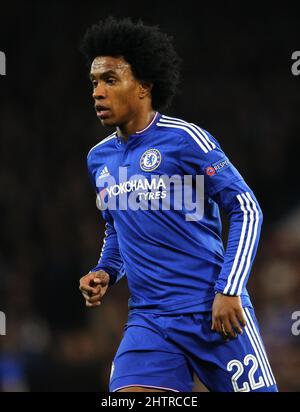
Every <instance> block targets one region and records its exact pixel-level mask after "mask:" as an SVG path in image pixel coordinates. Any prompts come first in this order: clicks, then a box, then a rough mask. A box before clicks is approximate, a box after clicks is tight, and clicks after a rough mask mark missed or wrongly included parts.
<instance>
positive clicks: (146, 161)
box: [140, 149, 161, 172]
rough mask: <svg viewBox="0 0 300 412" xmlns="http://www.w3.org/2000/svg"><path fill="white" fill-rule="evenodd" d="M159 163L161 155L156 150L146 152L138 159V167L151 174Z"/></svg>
mask: <svg viewBox="0 0 300 412" xmlns="http://www.w3.org/2000/svg"><path fill="white" fill-rule="evenodd" d="M160 162H161V153H160V151H159V150H157V149H148V150H146V151H145V152H144V153H143V154H142V156H141V159H140V167H141V169H142V170H144V171H145V172H152V170H155V169H156V168H157V167H158V166H159V165H160Z"/></svg>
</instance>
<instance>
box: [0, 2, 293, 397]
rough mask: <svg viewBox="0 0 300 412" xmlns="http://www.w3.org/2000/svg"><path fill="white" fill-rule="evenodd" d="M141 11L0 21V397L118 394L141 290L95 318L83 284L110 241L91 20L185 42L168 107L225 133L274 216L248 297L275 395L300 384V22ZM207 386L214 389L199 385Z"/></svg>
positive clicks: (121, 296) (49, 9) (32, 14)
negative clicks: (298, 67) (97, 161)
mask: <svg viewBox="0 0 300 412" xmlns="http://www.w3.org/2000/svg"><path fill="white" fill-rule="evenodd" d="M134 3H135V5H132V6H131V7H127V8H125V6H124V5H123V6H122V7H123V8H122V7H121V6H120V7H118V8H115V9H113V7H112V6H109V3H106V2H104V3H103V4H102V6H101V7H100V6H99V5H98V3H97V2H94V3H91V2H90V3H87V5H86V6H80V5H77V6H74V9H73V10H72V19H71V20H70V17H69V12H70V7H71V6H70V3H68V2H64V3H56V2H51V3H50V2H41V3H40V4H39V3H37V2H26V5H25V2H24V6H21V7H20V8H19V9H18V12H17V13H14V7H13V4H12V5H10V6H7V10H4V14H2V15H1V17H0V19H1V20H0V23H1V24H0V49H1V50H4V51H5V52H6V56H7V76H5V77H3V76H2V77H0V91H1V94H0V165H1V166H0V187H1V196H0V222H1V223H0V224H1V233H0V310H1V311H3V312H5V314H6V319H7V335H6V336H0V351H1V352H0V388H1V390H2V391H106V390H107V384H108V380H109V374H110V363H111V360H112V358H113V355H114V352H115V350H116V349H117V347H118V343H119V341H120V338H121V334H122V329H123V327H124V324H125V322H126V317H127V299H128V296H129V295H128V290H127V286H126V281H125V280H124V279H123V280H122V281H121V282H120V284H118V285H116V286H114V287H113V288H112V289H111V290H110V291H109V293H108V294H107V296H106V298H105V300H104V302H103V304H102V306H101V307H100V308H98V309H96V310H93V311H88V310H87V309H86V308H85V307H84V304H83V299H82V298H81V296H80V294H79V291H78V281H79V278H80V277H81V276H82V275H83V274H85V273H87V272H88V271H89V269H90V268H91V267H92V266H93V265H94V264H95V262H97V260H98V255H99V252H100V249H101V246H102V236H103V224H102V222H101V220H100V216H99V213H98V211H97V210H96V207H95V196H94V193H93V189H92V186H91V184H90V182H89V179H88V175H87V170H86V163H85V162H86V154H87V152H88V150H89V148H90V147H91V146H93V145H95V144H96V143H97V142H98V141H99V140H100V139H101V138H103V137H104V136H105V135H107V134H108V133H109V131H105V130H103V129H102V128H101V126H100V125H99V124H98V121H97V119H96V117H95V115H94V113H93V107H92V100H91V88H90V85H89V82H88V80H87V69H86V67H85V66H84V61H83V58H82V57H81V55H80V54H79V52H78V41H79V39H80V37H81V35H82V34H83V33H84V31H85V29H86V27H87V26H89V25H90V24H91V23H93V22H95V21H97V20H98V19H99V18H100V17H104V16H105V15H108V14H115V15H116V16H121V15H126V16H129V15H130V16H132V17H133V18H138V17H141V18H144V20H145V21H146V22H148V23H151V24H152V23H154V24H159V25H160V26H161V27H162V28H163V29H164V30H166V31H168V32H169V33H170V34H171V35H173V36H174V38H175V44H176V47H177V49H178V51H179V53H180V55H181V56H182V58H183V78H182V84H181V94H180V95H179V96H178V97H177V98H176V99H175V101H174V104H173V106H172V107H171V108H169V110H168V112H167V114H170V115H175V116H178V117H183V118H186V119H187V120H190V121H193V122H194V123H198V124H199V125H201V126H202V127H203V128H205V129H208V130H209V131H210V132H211V133H212V134H213V135H215V137H216V138H217V139H218V140H219V141H220V142H221V145H222V147H223V149H224V150H225V152H226V153H227V154H228V156H229V157H230V158H231V160H232V162H233V163H234V164H235V165H236V166H237V167H238V169H239V170H240V172H241V173H242V174H243V176H244V177H245V179H246V181H247V182H248V183H249V185H250V186H251V187H252V188H253V190H254V191H255V193H256V195H257V198H258V200H259V202H260V204H261V206H262V209H263V212H264V218H265V220H264V226H263V232H262V238H261V243H260V247H259V251H258V255H257V258H256V261H255V265H254V268H253V271H252V275H251V279H250V281H249V291H250V292H251V296H252V301H253V304H254V306H255V309H256V312H257V317H258V319H259V321H260V325H261V329H262V335H263V337H264V339H265V343H266V346H267V351H268V353H269V357H270V361H271V364H272V366H273V369H274V374H275V377H277V381H278V385H279V389H280V390H283V391H299V390H300V379H299V376H300V335H299V336H293V335H292V333H291V325H292V320H291V315H292V313H293V312H294V311H297V310H300V300H299V296H300V276H299V274H300V253H299V250H300V197H299V188H298V187H299V186H298V183H297V175H298V159H299V153H298V151H299V145H300V144H299V132H300V119H299V103H300V102H299V100H300V93H299V88H300V76H299V78H296V77H294V76H292V74H291V71H290V66H291V61H290V56H291V54H292V51H294V50H296V49H297V45H296V44H295V40H294V39H295V37H296V36H295V35H294V34H295V30H296V29H295V28H294V29H293V27H294V26H293V20H292V21H291V18H293V16H288V15H286V14H285V13H284V11H283V12H282V13H281V14H279V11H278V10H277V11H276V10H273V11H271V12H269V14H268V20H267V22H266V20H265V18H267V17H266V16H264V14H263V13H262V14H261V15H259V16H258V15H257V14H256V13H253V15H252V14H251V13H249V14H247V16H246V15H243V14H242V12H241V14H240V16H239V17H238V18H235V17H234V15H233V14H230V10H229V13H228V17H226V16H227V15H225V14H224V13H223V14H222V11H220V13H217V12H216V13H214V14H212V10H210V9H205V10H203V12H202V16H201V24H199V21H198V19H197V16H196V17H193V13H191V10H185V11H183V12H182V16H181V18H182V19H183V20H184V21H185V24H183V25H179V24H178V10H176V8H174V9H170V8H168V9H167V8H164V6H162V5H160V6H159V7H160V8H159V9H156V8H155V4H156V3H154V7H153V9H152V13H151V15H150V16H149V13H148V15H147V11H146V10H142V9H141V10H139V9H138V8H137V4H138V3H137V2H133V4H134ZM92 4H93V5H94V6H93V7H94V8H93V7H90V6H91V5H92ZM175 4H176V3H175ZM165 7H167V6H165ZM72 8H73V6H72ZM166 10H168V13H167V14H166V13H164V11H166ZM114 11H115V12H114ZM223 12H224V10H223ZM245 13H247V10H246V11H245ZM272 13H273V14H272ZM146 16H147V17H146ZM229 16H230V17H229ZM228 19H231V20H228ZM229 23H230V24H229ZM279 23H280V27H281V31H280V32H278V27H279ZM183 26H184V27H183ZM295 27H296V25H295ZM285 29H286V30H285ZM298 49H299V44H298ZM224 232H225V235H226V221H225V229H224ZM195 390H198V391H202V390H205V389H203V388H202V386H201V385H200V384H199V383H196V385H195Z"/></svg>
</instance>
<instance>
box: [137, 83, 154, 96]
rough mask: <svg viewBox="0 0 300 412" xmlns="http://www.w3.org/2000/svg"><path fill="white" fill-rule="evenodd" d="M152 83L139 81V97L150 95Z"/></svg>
mask: <svg viewBox="0 0 300 412" xmlns="http://www.w3.org/2000/svg"><path fill="white" fill-rule="evenodd" d="M152 87H153V84H152V83H148V82H140V84H139V98H140V99H144V98H145V97H147V96H151V90H152Z"/></svg>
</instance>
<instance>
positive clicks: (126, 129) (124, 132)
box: [117, 108, 155, 141]
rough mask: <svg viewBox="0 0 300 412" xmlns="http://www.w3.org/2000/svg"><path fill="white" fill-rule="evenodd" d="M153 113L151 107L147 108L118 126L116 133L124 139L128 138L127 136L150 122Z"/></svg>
mask: <svg viewBox="0 0 300 412" xmlns="http://www.w3.org/2000/svg"><path fill="white" fill-rule="evenodd" d="M154 115H155V110H153V109H152V108H149V109H147V110H145V111H144V112H142V113H141V114H139V115H138V116H135V117H134V118H132V119H131V120H129V122H128V123H126V124H124V125H122V126H118V127H117V133H118V135H119V136H120V137H122V138H123V139H124V140H125V141H127V140H128V136H129V135H131V134H134V133H137V132H138V131H140V130H143V129H145V128H146V127H147V126H148V124H149V123H150V122H151V120H152V119H153V117H154Z"/></svg>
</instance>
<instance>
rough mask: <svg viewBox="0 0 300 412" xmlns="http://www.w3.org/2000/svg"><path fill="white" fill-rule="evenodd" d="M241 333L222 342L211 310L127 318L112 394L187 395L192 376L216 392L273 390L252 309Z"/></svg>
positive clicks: (117, 354)
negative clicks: (153, 391) (135, 390)
mask: <svg viewBox="0 0 300 412" xmlns="http://www.w3.org/2000/svg"><path fill="white" fill-rule="evenodd" d="M244 311H245V315H246V317H247V325H246V327H245V329H244V332H243V334H242V335H238V336H237V338H235V339H230V340H228V341H224V339H223V338H222V337H221V336H220V335H219V334H218V333H217V332H215V331H212V330H211V320H212V314H211V311H209V312H203V313H195V314H188V315H158V314H145V313H133V314H130V315H129V318H128V323H127V324H126V327H125V331H124V336H123V339H122V341H121V344H120V346H119V349H118V351H117V353H116V356H115V358H114V361H113V364H112V370H111V380H110V388H109V389H110V391H111V392H115V391H118V390H120V389H122V388H125V387H130V386H143V387H149V388H158V389H164V390H167V391H175V392H178V391H179V392H191V391H192V387H193V373H195V374H196V375H197V376H198V378H199V379H200V380H201V382H202V383H203V384H204V385H205V386H206V387H207V388H208V389H209V390H210V391H215V392H251V391H257V392H277V387H276V382H275V378H274V376H273V373H272V370H271V367H270V364H269V362H268V358H267V355H266V352H265V348H264V345H263V342H262V339H261V336H260V333H259V329H258V324H257V320H256V318H255V314H254V311H253V308H251V307H245V308H244Z"/></svg>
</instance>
